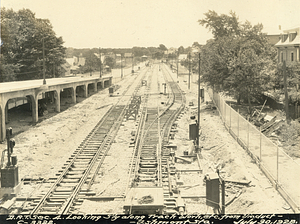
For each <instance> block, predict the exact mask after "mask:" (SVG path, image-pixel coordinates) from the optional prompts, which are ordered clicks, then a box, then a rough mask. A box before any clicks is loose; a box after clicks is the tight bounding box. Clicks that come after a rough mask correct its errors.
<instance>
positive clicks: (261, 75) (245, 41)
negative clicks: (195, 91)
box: [185, 10, 300, 112]
mask: <svg viewBox="0 0 300 224" xmlns="http://www.w3.org/2000/svg"><path fill="white" fill-rule="evenodd" d="M204 15H205V18H204V19H200V20H199V21H198V22H199V24H200V25H202V26H204V27H206V28H208V29H209V30H210V31H211V33H212V34H213V38H212V39H210V40H208V41H207V43H206V44H205V45H203V46H201V47H200V49H201V50H200V62H201V65H200V69H201V79H202V81H203V82H205V83H206V84H208V86H210V87H212V88H214V90H215V91H220V92H223V93H225V94H227V95H229V96H232V97H234V98H235V99H237V103H238V104H240V103H241V102H244V103H246V104H248V105H249V110H250V111H249V112H251V108H252V104H251V103H252V102H254V101H260V97H261V96H262V93H264V92H267V91H274V90H276V89H278V90H279V91H278V92H280V91H281V90H282V87H283V69H282V64H280V63H278V60H277V49H276V48H275V47H274V46H273V45H271V44H270V43H269V41H268V38H267V35H266V34H264V33H263V32H262V29H263V25H262V24H257V25H251V23H250V22H248V21H246V22H244V23H242V22H240V21H239V18H238V16H237V15H236V14H235V13H234V12H230V14H229V15H225V14H221V15H218V14H217V13H216V12H215V11H211V10H209V11H208V12H207V13H205V14H204ZM190 53H191V52H190ZM191 54H192V59H191V60H192V66H193V67H194V70H197V71H198V67H197V66H198V63H197V61H198V60H199V54H193V53H191ZM185 65H187V64H186V63H185ZM298 66H299V63H298V65H295V64H290V65H288V67H287V69H286V72H287V79H288V88H289V89H290V94H289V98H290V101H289V102H290V103H293V102H295V101H297V100H299V99H300V97H299V96H300V95H299V91H298V86H299V84H300V81H299V80H300V79H299V78H300V75H299V74H300V72H299V71H300V70H299V67H298Z"/></svg>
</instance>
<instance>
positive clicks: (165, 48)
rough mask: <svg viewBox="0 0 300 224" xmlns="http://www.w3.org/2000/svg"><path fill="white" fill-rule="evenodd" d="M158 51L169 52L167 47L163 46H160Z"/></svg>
mask: <svg viewBox="0 0 300 224" xmlns="http://www.w3.org/2000/svg"><path fill="white" fill-rule="evenodd" d="M158 49H159V50H162V51H163V52H164V51H166V50H168V48H167V47H166V46H165V45H163V44H160V45H159V48H158Z"/></svg>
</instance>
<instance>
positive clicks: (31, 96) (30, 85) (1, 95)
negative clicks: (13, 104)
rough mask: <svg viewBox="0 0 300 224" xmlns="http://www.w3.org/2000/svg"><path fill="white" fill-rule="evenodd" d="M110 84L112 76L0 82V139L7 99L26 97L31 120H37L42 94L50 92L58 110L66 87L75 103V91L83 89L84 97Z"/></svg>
mask: <svg viewBox="0 0 300 224" xmlns="http://www.w3.org/2000/svg"><path fill="white" fill-rule="evenodd" d="M111 84H112V77H111V76H106V77H102V78H99V77H68V78H54V79H47V84H45V85H43V80H29V81H18V82H7V83H0V115H1V120H0V126H1V130H0V141H4V140H5V138H6V123H7V122H8V101H9V100H10V99H15V98H27V99H28V101H29V102H30V105H31V110H32V121H33V122H38V100H39V99H40V98H41V95H42V94H45V93H51V94H52V95H53V98H54V101H55V110H56V112H60V98H61V93H62V92H63V91H64V90H66V89H68V92H70V93H71V94H70V95H71V98H72V103H76V93H78V92H79V90H83V95H84V97H88V94H89V92H97V91H98V90H100V89H104V88H106V87H108V86H110V85H111Z"/></svg>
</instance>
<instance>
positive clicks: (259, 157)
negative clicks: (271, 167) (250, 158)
mask: <svg viewBox="0 0 300 224" xmlns="http://www.w3.org/2000/svg"><path fill="white" fill-rule="evenodd" d="M259 159H260V161H261V127H259Z"/></svg>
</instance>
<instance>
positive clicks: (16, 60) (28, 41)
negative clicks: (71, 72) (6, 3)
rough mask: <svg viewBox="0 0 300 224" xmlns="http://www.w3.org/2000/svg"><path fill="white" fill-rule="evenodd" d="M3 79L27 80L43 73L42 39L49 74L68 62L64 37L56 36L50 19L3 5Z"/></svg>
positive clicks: (38, 76) (27, 10)
mask: <svg viewBox="0 0 300 224" xmlns="http://www.w3.org/2000/svg"><path fill="white" fill-rule="evenodd" d="M1 26H2V29H1V37H2V41H3V45H2V49H1V54H2V55H1V58H2V59H3V61H1V64H2V65H1V76H2V77H1V81H12V80H26V79H36V78H41V77H42V61H43V51H42V49H43V42H44V49H45V65H46V77H52V76H53V72H54V71H55V72H56V73H57V74H56V77H57V76H59V75H60V74H58V73H59V71H60V70H59V69H55V68H54V67H59V66H60V65H61V64H63V63H64V62H65V60H64V54H65V48H64V47H63V46H62V44H63V40H62V38H61V37H56V35H55V32H54V31H53V28H52V25H51V23H50V21H49V20H48V19H38V18H35V14H34V13H33V12H31V11H30V10H29V9H22V10H19V11H18V12H14V11H13V10H12V9H8V10H6V9H5V8H1Z"/></svg>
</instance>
